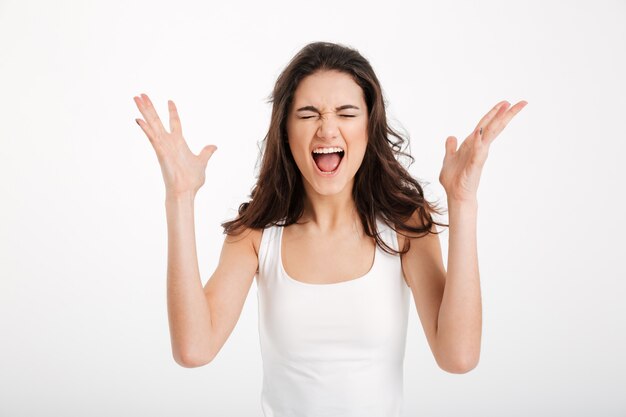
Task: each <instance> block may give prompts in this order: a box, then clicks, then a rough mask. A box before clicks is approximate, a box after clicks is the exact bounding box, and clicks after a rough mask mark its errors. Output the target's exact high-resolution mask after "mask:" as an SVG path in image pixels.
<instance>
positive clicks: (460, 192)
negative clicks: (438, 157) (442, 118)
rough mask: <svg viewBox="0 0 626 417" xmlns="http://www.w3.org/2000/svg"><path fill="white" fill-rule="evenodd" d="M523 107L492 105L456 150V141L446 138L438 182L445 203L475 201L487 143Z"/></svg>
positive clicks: (489, 142)
mask: <svg viewBox="0 0 626 417" xmlns="http://www.w3.org/2000/svg"><path fill="white" fill-rule="evenodd" d="M526 104H528V102H526V101H520V102H519V103H517V104H516V105H514V106H513V107H511V108H509V106H510V103H509V102H508V101H506V100H505V101H501V102H500V103H498V104H496V106H495V107H494V108H493V109H491V110H490V111H489V113H487V114H486V115H485V116H484V117H483V118H482V119H481V120H480V122H478V125H477V126H476V129H474V132H473V133H472V134H470V135H469V136H468V137H467V139H465V140H464V141H463V143H461V146H460V147H459V149H456V145H457V140H456V138H455V137H454V136H449V137H448V139H447V140H446V155H445V157H444V159H443V167H442V169H441V173H440V174H439V182H440V183H441V185H443V188H444V189H445V190H446V194H447V195H448V201H450V200H454V201H460V202H461V201H476V194H477V191H478V182H479V181H480V174H481V172H482V169H483V165H484V164H485V161H486V160H487V154H488V152H489V146H490V145H491V142H493V141H494V139H495V138H496V137H497V136H498V135H499V134H500V132H502V129H504V128H505V127H506V125H507V124H508V123H509V121H511V119H512V118H513V116H515V115H516V114H517V113H519V111H520V110H522V109H523V108H524V106H526ZM507 109H508V110H507ZM481 128H482V133H481Z"/></svg>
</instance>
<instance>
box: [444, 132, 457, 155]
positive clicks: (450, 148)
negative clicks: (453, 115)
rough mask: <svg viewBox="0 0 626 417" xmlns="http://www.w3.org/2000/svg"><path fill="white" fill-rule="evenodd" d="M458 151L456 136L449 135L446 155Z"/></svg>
mask: <svg viewBox="0 0 626 417" xmlns="http://www.w3.org/2000/svg"><path fill="white" fill-rule="evenodd" d="M455 152H456V138H455V137H454V136H448V139H446V155H453V154H454V153H455Z"/></svg>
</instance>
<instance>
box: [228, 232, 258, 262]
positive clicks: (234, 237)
mask: <svg viewBox="0 0 626 417" xmlns="http://www.w3.org/2000/svg"><path fill="white" fill-rule="evenodd" d="M263 230H264V229H254V228H251V227H243V228H241V229H240V230H237V232H236V233H233V234H229V235H226V238H225V243H239V244H244V245H250V246H252V248H253V249H254V252H255V253H256V254H257V256H258V254H259V247H260V246H261V237H262V235H263Z"/></svg>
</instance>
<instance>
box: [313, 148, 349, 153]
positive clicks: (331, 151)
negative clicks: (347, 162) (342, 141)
mask: <svg viewBox="0 0 626 417" xmlns="http://www.w3.org/2000/svg"><path fill="white" fill-rule="evenodd" d="M334 152H343V149H341V148H317V149H314V150H313V153H334Z"/></svg>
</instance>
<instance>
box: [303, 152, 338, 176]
mask: <svg viewBox="0 0 626 417" xmlns="http://www.w3.org/2000/svg"><path fill="white" fill-rule="evenodd" d="M344 155H345V152H343V151H342V152H334V153H332V154H315V153H313V152H311V159H312V160H313V165H315V170H316V171H317V173H318V174H320V175H322V176H324V177H332V176H334V175H335V174H336V173H337V172H338V171H339V169H340V168H341V165H342V163H343V159H344ZM337 158H338V159H339V161H338V162H337ZM335 164H336V165H335ZM322 168H323V169H322ZM331 169H332V171H330V170H331Z"/></svg>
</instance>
